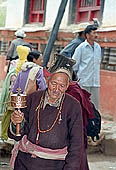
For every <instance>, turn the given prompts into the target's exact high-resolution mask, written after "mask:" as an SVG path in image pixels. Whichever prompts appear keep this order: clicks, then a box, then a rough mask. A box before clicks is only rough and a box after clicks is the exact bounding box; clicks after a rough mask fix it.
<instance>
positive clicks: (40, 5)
mask: <svg viewBox="0 0 116 170" xmlns="http://www.w3.org/2000/svg"><path fill="white" fill-rule="evenodd" d="M44 9H45V2H44V0H31V4H30V19H29V20H30V22H39V23H42V22H43V19H44Z"/></svg>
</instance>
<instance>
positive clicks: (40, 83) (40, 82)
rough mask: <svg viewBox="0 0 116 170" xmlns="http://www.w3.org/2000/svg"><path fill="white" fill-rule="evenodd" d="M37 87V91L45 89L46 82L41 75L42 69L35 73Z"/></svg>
mask: <svg viewBox="0 0 116 170" xmlns="http://www.w3.org/2000/svg"><path fill="white" fill-rule="evenodd" d="M37 85H38V90H45V89H46V88H47V84H46V80H45V77H44V75H43V69H40V70H39V71H38V73H37Z"/></svg>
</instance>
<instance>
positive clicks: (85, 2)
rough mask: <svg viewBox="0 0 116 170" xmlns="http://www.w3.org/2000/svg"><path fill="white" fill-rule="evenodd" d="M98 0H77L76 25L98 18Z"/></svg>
mask: <svg viewBox="0 0 116 170" xmlns="http://www.w3.org/2000/svg"><path fill="white" fill-rule="evenodd" d="M99 13H100V0H78V1H77V14H76V23H78V22H88V21H92V20H93V18H99Z"/></svg>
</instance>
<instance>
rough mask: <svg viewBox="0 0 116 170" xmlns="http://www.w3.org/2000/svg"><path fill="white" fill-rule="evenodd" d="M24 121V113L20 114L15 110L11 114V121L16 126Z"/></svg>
mask: <svg viewBox="0 0 116 170" xmlns="http://www.w3.org/2000/svg"><path fill="white" fill-rule="evenodd" d="M23 119H24V113H22V112H21V113H19V112H18V111H17V110H15V111H14V112H13V113H12V114H11V121H12V123H13V124H14V125H16V124H17V123H21V122H22V121H23Z"/></svg>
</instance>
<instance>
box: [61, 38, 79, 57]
mask: <svg viewBox="0 0 116 170" xmlns="http://www.w3.org/2000/svg"><path fill="white" fill-rule="evenodd" d="M78 45H79V43H78V42H77V41H76V39H74V40H72V41H70V42H69V43H68V44H67V45H66V46H65V47H64V49H63V50H61V52H60V54H62V55H65V56H67V57H72V55H73V54H74V51H75V49H76V47H77V46H78Z"/></svg>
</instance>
